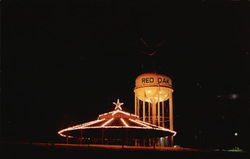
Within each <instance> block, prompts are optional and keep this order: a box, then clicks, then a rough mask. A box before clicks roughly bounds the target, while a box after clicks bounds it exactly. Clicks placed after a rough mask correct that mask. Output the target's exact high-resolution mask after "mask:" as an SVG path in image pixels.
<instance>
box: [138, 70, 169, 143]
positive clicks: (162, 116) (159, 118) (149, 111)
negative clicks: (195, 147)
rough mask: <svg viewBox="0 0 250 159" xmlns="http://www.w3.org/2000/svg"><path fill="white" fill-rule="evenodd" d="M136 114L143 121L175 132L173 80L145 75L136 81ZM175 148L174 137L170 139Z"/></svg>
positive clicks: (164, 76)
mask: <svg viewBox="0 0 250 159" xmlns="http://www.w3.org/2000/svg"><path fill="white" fill-rule="evenodd" d="M134 93H135V114H136V115H138V116H139V117H140V119H141V120H143V121H145V122H148V123H151V124H154V125H157V126H161V127H164V128H168V129H170V130H173V98H172V94H173V88H172V80H171V79H170V78H169V77H168V76H166V75H163V74H158V73H143V74H141V75H139V76H138V77H137V78H136V80H135V88H134ZM168 145H169V146H173V136H169V137H168Z"/></svg>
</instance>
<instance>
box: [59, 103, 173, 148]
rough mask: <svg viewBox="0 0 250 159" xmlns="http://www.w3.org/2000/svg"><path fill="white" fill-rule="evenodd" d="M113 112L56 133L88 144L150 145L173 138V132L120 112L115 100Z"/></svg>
mask: <svg viewBox="0 0 250 159" xmlns="http://www.w3.org/2000/svg"><path fill="white" fill-rule="evenodd" d="M113 104H115V105H116V107H115V110H113V111H111V112H108V113H104V114H101V115H99V117H98V118H97V120H94V121H90V122H87V123H83V124H79V125H76V126H72V127H69V128H66V129H63V130H60V131H59V132H58V134H59V135H61V136H62V137H66V138H67V141H68V138H76V139H78V140H80V141H81V143H82V141H86V140H88V142H89V143H102V144H103V143H107V144H129V145H149V146H150V145H152V144H155V139H156V138H159V137H165V136H174V135H175V134H176V132H175V131H172V130H169V129H167V128H164V127H161V126H156V125H154V124H150V123H148V122H145V121H141V120H140V119H139V116H137V115H134V114H130V113H128V112H125V111H123V110H122V108H121V105H122V104H123V103H120V102H119V99H118V100H117V103H113Z"/></svg>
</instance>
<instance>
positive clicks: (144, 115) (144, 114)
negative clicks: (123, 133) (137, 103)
mask: <svg viewBox="0 0 250 159" xmlns="http://www.w3.org/2000/svg"><path fill="white" fill-rule="evenodd" d="M142 102H143V121H145V117H146V113H145V101H142Z"/></svg>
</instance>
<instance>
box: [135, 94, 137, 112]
mask: <svg viewBox="0 0 250 159" xmlns="http://www.w3.org/2000/svg"><path fill="white" fill-rule="evenodd" d="M135 115H137V97H136V96H135Z"/></svg>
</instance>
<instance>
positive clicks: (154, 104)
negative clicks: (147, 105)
mask: <svg viewBox="0 0 250 159" xmlns="http://www.w3.org/2000/svg"><path fill="white" fill-rule="evenodd" d="M152 118H153V124H154V125H156V103H155V102H152Z"/></svg>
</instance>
